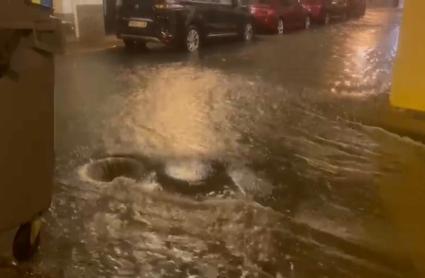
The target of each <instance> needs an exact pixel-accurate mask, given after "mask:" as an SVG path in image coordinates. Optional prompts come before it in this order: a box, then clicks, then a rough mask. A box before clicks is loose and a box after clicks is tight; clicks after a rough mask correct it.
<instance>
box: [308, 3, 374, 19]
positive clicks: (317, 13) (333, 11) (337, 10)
mask: <svg viewBox="0 0 425 278" xmlns="http://www.w3.org/2000/svg"><path fill="white" fill-rule="evenodd" d="M301 1H302V5H303V7H304V8H305V9H306V10H307V11H308V14H309V15H310V18H311V19H312V21H313V22H315V23H319V24H328V23H329V22H330V21H331V19H332V18H335V17H338V18H343V19H346V18H347V17H350V16H351V17H354V16H357V17H359V16H363V15H364V14H365V12H366V0H301Z"/></svg>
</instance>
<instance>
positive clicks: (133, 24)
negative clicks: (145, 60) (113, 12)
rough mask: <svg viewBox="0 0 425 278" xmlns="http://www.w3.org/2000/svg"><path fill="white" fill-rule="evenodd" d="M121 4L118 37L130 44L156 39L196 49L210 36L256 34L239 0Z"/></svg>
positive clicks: (151, 0)
mask: <svg viewBox="0 0 425 278" xmlns="http://www.w3.org/2000/svg"><path fill="white" fill-rule="evenodd" d="M117 7H118V17H117V18H118V25H117V36H118V37H119V38H121V39H123V41H124V43H125V45H126V46H127V47H135V46H142V47H144V46H145V44H146V42H149V41H155V42H162V43H164V44H166V45H172V46H178V47H183V48H184V49H186V50H187V51H189V52H194V51H196V50H198V48H199V46H200V44H201V43H202V42H203V41H204V40H206V39H209V38H214V37H230V36H239V37H240V38H241V39H243V40H245V41H250V40H252V38H253V36H254V28H253V25H252V23H251V18H250V14H249V10H248V8H247V7H245V6H242V5H240V4H239V1H238V0H118V2H117Z"/></svg>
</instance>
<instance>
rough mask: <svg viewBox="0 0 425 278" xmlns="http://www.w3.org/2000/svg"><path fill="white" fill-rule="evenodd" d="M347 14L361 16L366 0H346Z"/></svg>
mask: <svg viewBox="0 0 425 278" xmlns="http://www.w3.org/2000/svg"><path fill="white" fill-rule="evenodd" d="M347 9H348V16H350V17H362V16H364V15H365V13H366V0H348V6H347Z"/></svg>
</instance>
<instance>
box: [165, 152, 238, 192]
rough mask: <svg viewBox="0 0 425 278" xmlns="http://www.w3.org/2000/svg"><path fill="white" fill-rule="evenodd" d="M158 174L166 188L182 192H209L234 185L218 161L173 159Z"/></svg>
mask: <svg viewBox="0 0 425 278" xmlns="http://www.w3.org/2000/svg"><path fill="white" fill-rule="evenodd" d="M157 174H158V176H157V177H158V182H159V183H160V184H161V185H162V186H163V187H164V189H165V190H169V191H173V192H177V193H182V194H189V195H192V194H208V193H210V192H219V191H222V190H224V189H225V188H226V186H227V187H228V186H231V187H233V182H232V180H231V179H230V177H229V176H228V175H227V173H226V171H225V167H224V166H223V165H221V164H220V163H217V162H206V161H191V160H182V161H172V162H168V163H165V164H164V165H163V166H162V167H161V169H159V171H158V173H157Z"/></svg>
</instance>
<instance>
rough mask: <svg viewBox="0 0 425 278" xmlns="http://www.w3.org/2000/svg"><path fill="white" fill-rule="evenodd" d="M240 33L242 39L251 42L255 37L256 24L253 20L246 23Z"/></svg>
mask: <svg viewBox="0 0 425 278" xmlns="http://www.w3.org/2000/svg"><path fill="white" fill-rule="evenodd" d="M240 35H241V38H242V40H243V41H246V42H250V41H252V40H253V39H254V26H253V25H252V23H251V22H247V23H245V24H244V26H243V28H242V32H241V34H240Z"/></svg>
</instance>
